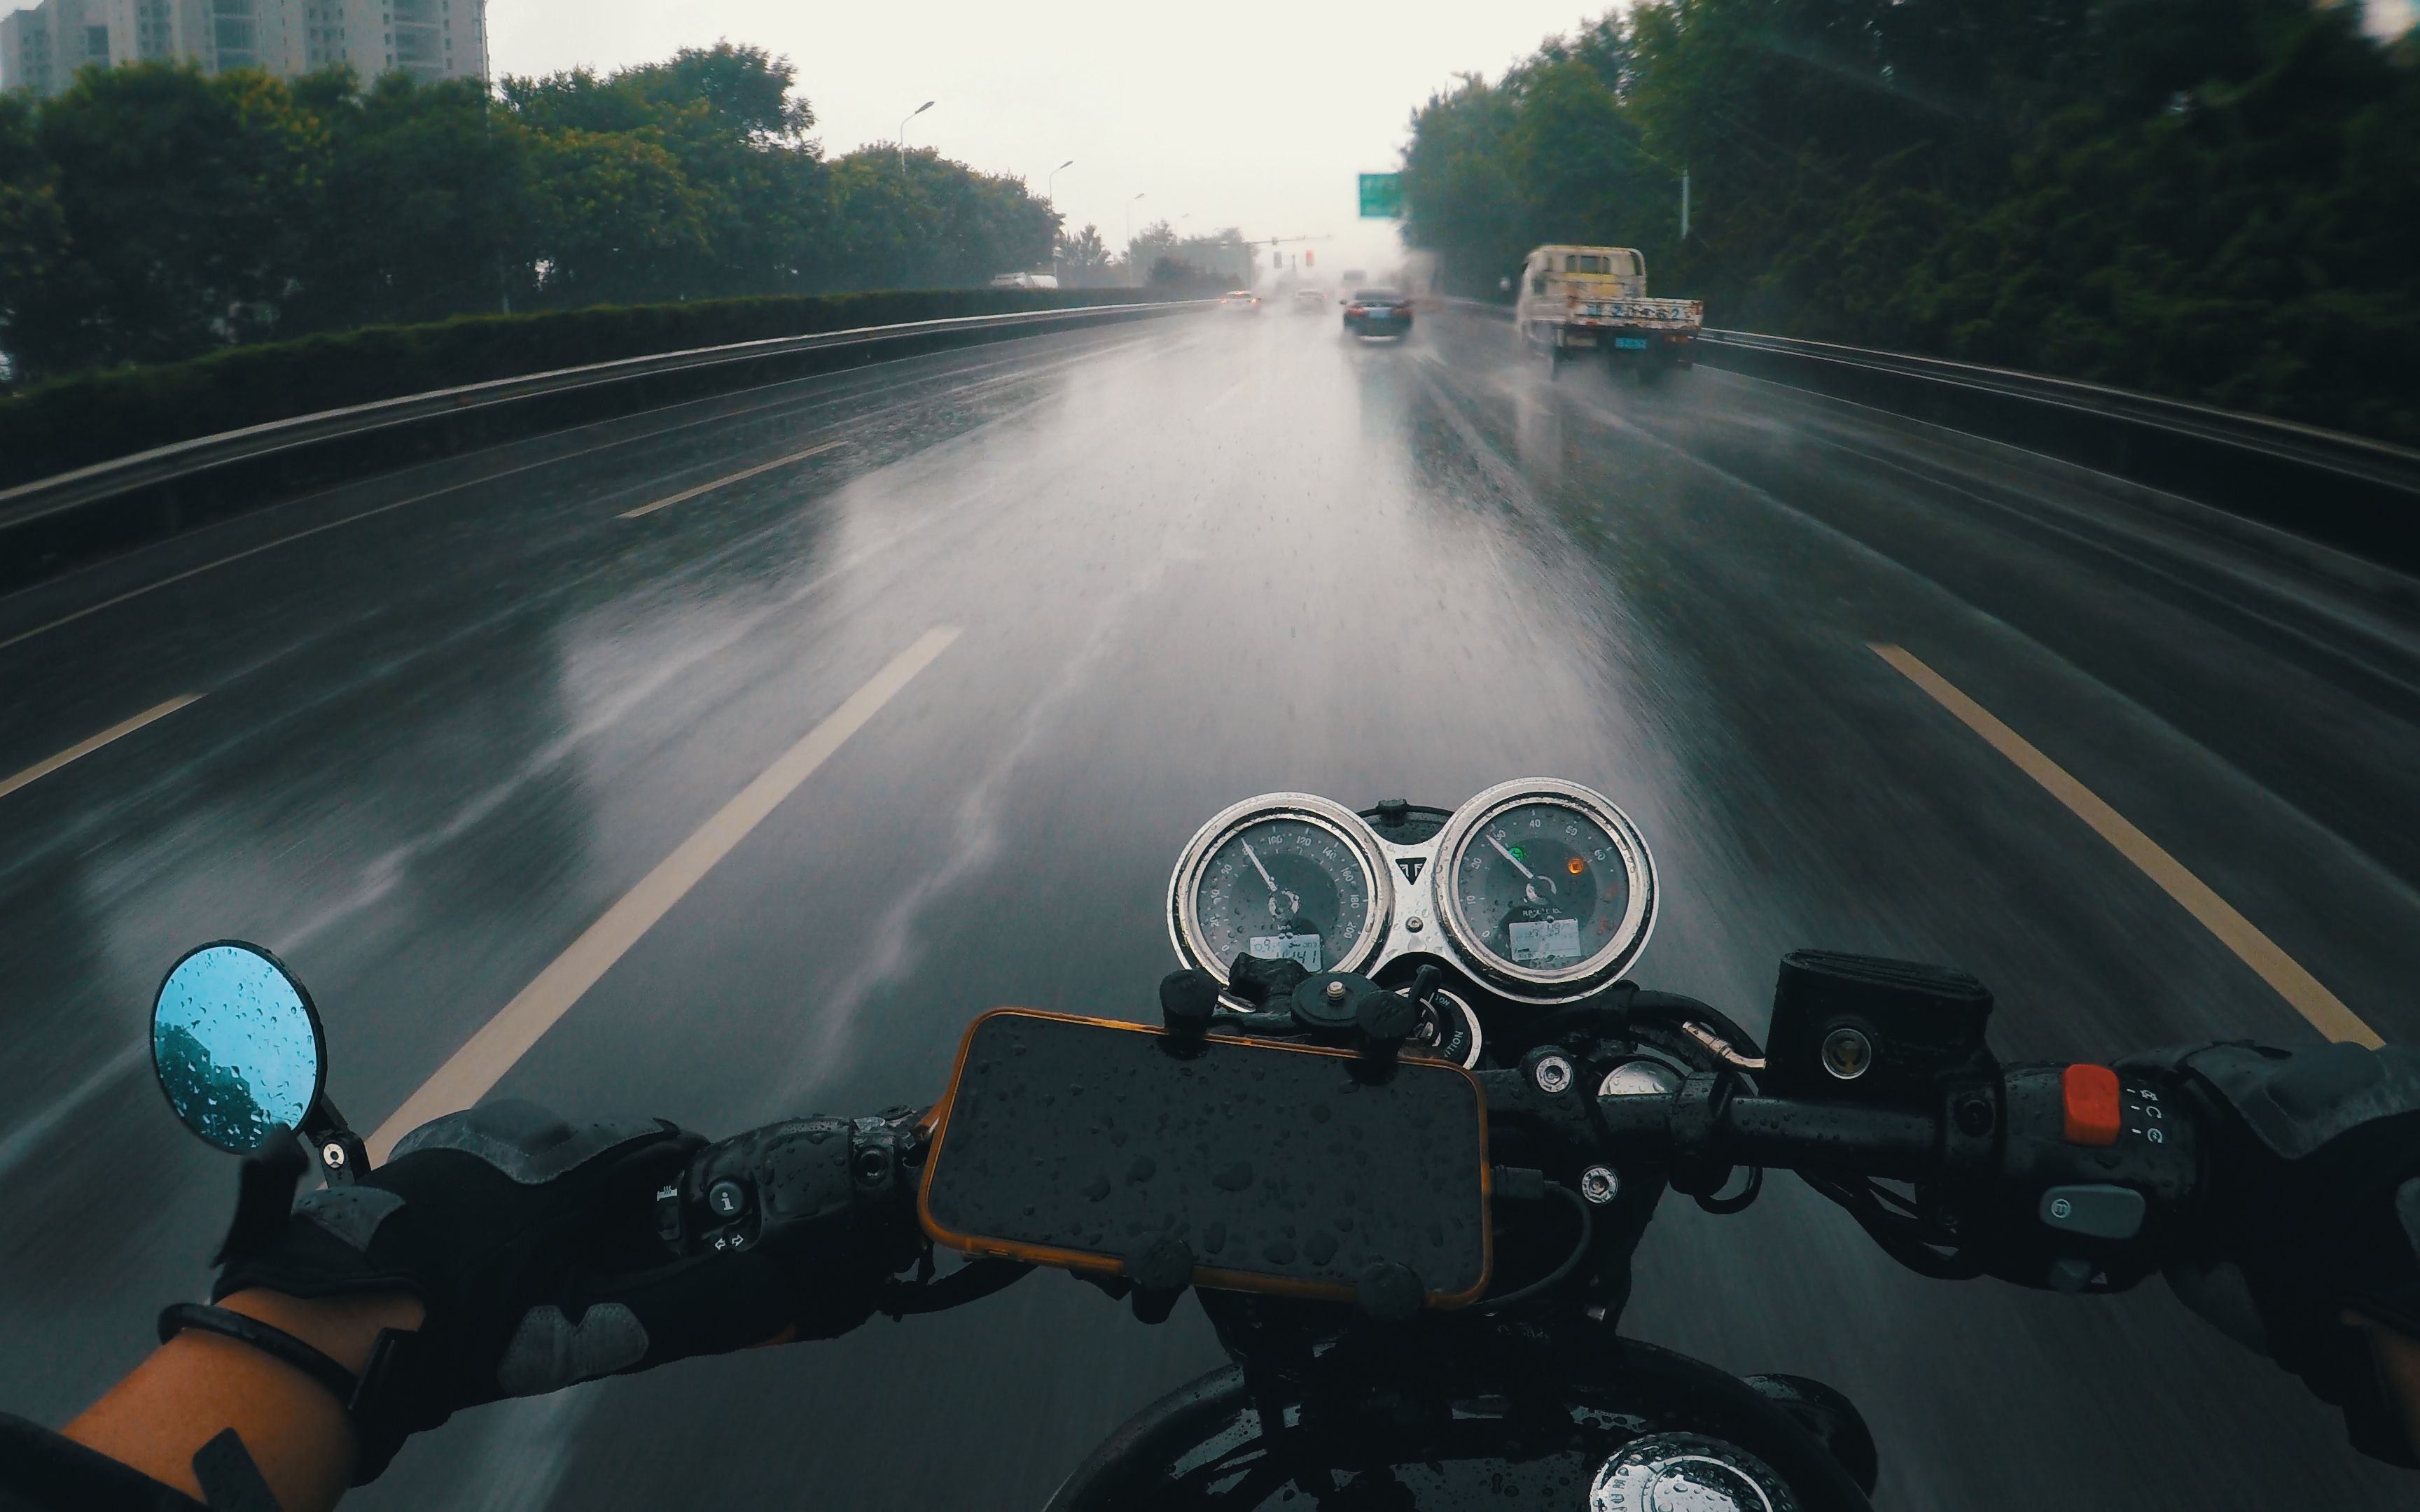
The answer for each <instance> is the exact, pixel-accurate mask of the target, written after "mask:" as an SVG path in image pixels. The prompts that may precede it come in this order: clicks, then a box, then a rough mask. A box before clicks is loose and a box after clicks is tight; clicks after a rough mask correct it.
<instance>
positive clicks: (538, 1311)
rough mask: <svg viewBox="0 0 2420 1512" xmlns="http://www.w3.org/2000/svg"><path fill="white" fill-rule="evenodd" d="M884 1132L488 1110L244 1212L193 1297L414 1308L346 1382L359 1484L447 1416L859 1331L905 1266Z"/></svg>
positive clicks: (843, 1124)
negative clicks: (416, 1322) (353, 1401)
mask: <svg viewBox="0 0 2420 1512" xmlns="http://www.w3.org/2000/svg"><path fill="white" fill-rule="evenodd" d="M903 1126H904V1118H903V1119H893V1120H891V1121H887V1122H886V1121H885V1120H879V1119H863V1120H856V1121H855V1122H852V1121H851V1120H845V1119H807V1120H798V1121H794V1122H790V1123H783V1124H775V1125H772V1126H771V1127H769V1128H766V1129H760V1130H756V1131H753V1132H752V1133H749V1134H741V1135H739V1136H737V1138H733V1139H729V1140H725V1141H723V1142H721V1144H712V1145H709V1144H708V1143H707V1142H706V1139H705V1138H704V1137H703V1136H702V1135H699V1134H691V1133H688V1132H685V1131H682V1130H680V1129H678V1128H676V1127H675V1126H674V1125H673V1124H670V1123H667V1122H664V1121H662V1120H660V1119H619V1120H611V1121H606V1122H599V1123H591V1124H585V1125H580V1126H574V1125H571V1124H568V1123H566V1122H565V1121H564V1120H563V1119H559V1118H557V1117H556V1116H555V1115H553V1114H551V1113H550V1112H548V1111H547V1110H546V1109H544V1108H541V1107H538V1106H536V1105H535V1104H532V1103H514V1102H504V1103H488V1104H486V1105H484V1106H481V1107H477V1108H473V1109H470V1110H469V1111H467V1112H463V1113H457V1114H451V1115H448V1116H447V1117H444V1118H442V1119H436V1120H434V1121H432V1122H430V1123H427V1124H425V1125H423V1126H422V1127H420V1128H419V1129H416V1130H414V1131H413V1132H412V1133H411V1134H408V1135H406V1136H405V1137H404V1139H403V1140H402V1141H401V1142H400V1143H398V1144H397V1145H396V1149H395V1153H394V1155H393V1157H392V1158H391V1159H390V1160H389V1161H388V1163H387V1164H386V1165H383V1166H381V1167H380V1168H379V1169H377V1170H375V1171H372V1172H369V1173H367V1174H365V1176H363V1177H362V1178H361V1179H360V1180H356V1181H354V1182H352V1183H350V1184H349V1185H344V1186H334V1187H330V1188H328V1189H326V1190H323V1191H317V1192H312V1193H308V1194H306V1195H304V1196H302V1199H301V1200H299V1201H297V1202H295V1203H294V1204H293V1206H292V1209H291V1211H290V1212H289V1213H286V1214H283V1215H279V1214H276V1213H273V1212H271V1213H266V1214H264V1213H263V1212H261V1211H250V1212H247V1211H239V1213H238V1216H237V1221H236V1225H235V1227H234V1229H233V1231H232V1232H231V1233H230V1234H229V1236H228V1242H227V1246H226V1249H225V1253H224V1255H223V1258H224V1260H225V1270H224V1272H223V1273H221V1275H220V1276H219V1279H218V1281H217V1283H216V1285H215V1286H214V1287H213V1288H212V1289H211V1297H212V1300H213V1301H216V1300H219V1299H223V1298H225V1297H227V1296H229V1295H232V1294H233V1293H235V1292H238V1291H242V1290H247V1289H251V1288H266V1289H269V1290H271V1291H277V1292H282V1293H285V1294H287V1295H289V1296H295V1297H335V1296H361V1295H372V1294H378V1293H384V1292H394V1291H403V1292H408V1293H410V1294H411V1295H413V1296H415V1297H417V1298H419V1299H420V1301H421V1302H422V1303H423V1304H425V1306H426V1309H427V1316H426V1319H425V1321H424V1322H423V1324H422V1326H421V1329H420V1330H419V1332H418V1334H417V1335H405V1336H397V1335H390V1337H391V1338H393V1340H394V1345H395V1348H393V1349H392V1350H389V1351H388V1352H387V1353H386V1354H385V1355H384V1356H373V1359H372V1363H371V1365H370V1368H369V1370H368V1371H367V1372H365V1381H364V1393H365V1397H367V1398H368V1400H369V1402H370V1403H371V1407H370V1410H369V1411H368V1412H367V1413H366V1414H364V1413H362V1412H357V1414H356V1415H357V1417H361V1416H364V1415H366V1416H367V1417H368V1418H369V1419H370V1421H365V1422H362V1423H360V1424H359V1427H360V1429H361V1438H362V1441H363V1442H362V1443H361V1444H360V1452H359V1458H358V1468H357V1472H356V1474H355V1480H354V1484H356V1485H360V1484H365V1483H366V1482H367V1481H369V1480H371V1479H373V1478H375V1477H376V1476H377V1475H378V1474H379V1473H380V1472H381V1471H382V1470H383V1469H384V1468H385V1465H386V1463H387V1461H388V1460H389V1459H390V1458H392V1457H393V1455H394V1452H395V1450H396V1447H398V1446H399V1445H400V1443H401V1442H402V1440H403V1438H404V1437H405V1436H406V1435H407V1434H410V1433H414V1432H418V1431H421V1430H423V1429H426V1428H430V1427H436V1426H437V1425H439V1424H441V1423H443V1422H444V1421H445V1420H446V1419H447V1417H449V1416H450V1415H451V1414H452V1413H453V1412H455V1411H456V1410H457V1409H459V1408H464V1407H471V1406H476V1405H479V1404H481V1403H484V1402H490V1401H495V1400H497V1399H499V1398H502V1397H505V1396H536V1395H539V1394H542V1393H546V1392H551V1391H556V1390H560V1389H561V1388H563V1387H565V1386H568V1385H572V1384H574V1383H576V1382H579V1381H590V1380H595V1379H597V1378H598V1377H600V1376H606V1375H613V1374H617V1373H624V1372H628V1371H635V1370H644V1369H647V1368H650V1367H652V1366H654V1365H662V1364H666V1363H668V1362H670V1361H673V1360H678V1359H683V1358H687V1357H689V1356H691V1355H698V1354H714V1353H721V1352H722V1351H725V1350H735V1349H740V1348H744V1347H747V1346H749V1345H754V1344H763V1343H771V1342H777V1341H780V1340H783V1339H786V1338H791V1337H814V1338H821V1337H830V1336H834V1335H839V1334H842V1333H845V1332H847V1331H848V1330H849V1329H850V1328H853V1327H855V1326H856V1325H857V1324H858V1323H860V1322H862V1321H863V1320H864V1319H866V1318H867V1317H868V1316H869V1315H870V1314H871V1313H872V1311H873V1308H874V1304H875V1300H876V1295H877V1293H878V1291H879V1288H880V1287H881V1285H882V1282H883V1280H884V1279H885V1278H886V1277H887V1276H888V1275H889V1274H891V1273H892V1271H894V1270H896V1269H898V1268H899V1267H900V1266H901V1265H904V1264H906V1263H907V1262H908V1261H910V1260H912V1259H913V1258H914V1248H913V1240H914V1237H915V1232H914V1224H913V1219H912V1212H911V1214H910V1216H909V1218H908V1220H907V1223H906V1224H905V1225H902V1224H899V1223H897V1222H895V1221H890V1220H892V1218H894V1217H895V1215H894V1214H892V1213H891V1212H889V1211H886V1209H888V1208H889V1207H891V1206H894V1205H895V1203H896V1201H897V1194H898V1192H899V1191H900V1190H901V1189H903V1188H904V1187H905V1185H906V1181H905V1179H904V1176H903V1175H902V1173H900V1172H899V1170H898V1169H897V1160H896V1149H895V1147H896V1143H897V1137H898V1135H899V1134H900V1132H901V1131H902V1129H903ZM861 1128H862V1129H863V1131H864V1137H863V1138H862V1139H861V1137H860V1132H861ZM861 1146H862V1147H863V1148H862V1149H860V1147H861ZM853 1151H857V1152H858V1153H862V1154H866V1155H868V1156H869V1157H870V1158H867V1159H865V1160H864V1161H863V1162H862V1163H861V1162H860V1160H858V1159H857V1158H856V1157H855V1155H853ZM247 1184H248V1188H251V1187H255V1186H256V1185H257V1183H256V1182H248V1183H247ZM247 1206H248V1207H252V1208H254V1209H255V1210H257V1208H258V1204H257V1203H253V1202H251V1201H249V1199H248V1202H247ZM719 1210H720V1211H719Z"/></svg>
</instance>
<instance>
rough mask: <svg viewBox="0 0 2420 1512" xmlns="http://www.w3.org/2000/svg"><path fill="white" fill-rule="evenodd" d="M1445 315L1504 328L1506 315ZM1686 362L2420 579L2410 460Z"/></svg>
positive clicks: (2416, 470) (1821, 360)
mask: <svg viewBox="0 0 2420 1512" xmlns="http://www.w3.org/2000/svg"><path fill="white" fill-rule="evenodd" d="M1445 302H1446V303H1447V304H1448V305H1449V306H1450V307H1452V308H1456V309H1460V310H1463V311H1465V312H1466V313H1469V314H1473V315H1481V316H1490V317H1496V318H1504V319H1509V318H1511V316H1512V310H1511V309H1510V308H1509V307H1508V306H1505V305H1500V304H1491V303H1488V302H1485V301H1478V300H1448V301H1445ZM1697 361H1698V363H1699V365H1701V366H1705V367H1715V368H1721V369H1723V370H1725V371H1728V372H1734V373H1741V374H1745V375H1746V376H1748V377H1751V378H1763V379H1766V380H1769V381H1772V382H1776V383H1781V384H1786V385H1788V386H1790V387H1792V388H1799V389H1805V390H1807V391H1809V392H1812V393H1822V394H1825V395H1828V396H1830V397H1833V398H1840V399H1848V400H1852V401H1854V402H1856V403H1860V404H1866V405H1870V406H1872V407H1873V408H1875V409H1885V410H1888V411H1890V412H1891V413H1894V414H1900V415H1906V416H1909V417H1911V418H1913V419H1917V420H1924V421H1930V422H1932V423H1934V424H1941V425H1945V426H1948V427H1950V428H1953V429H1957V430H1962V431H1966V432H1968V433H1970V434H1975V435H1979V436H1983V437H1986V438H1987V439H1989V440H1998V441H2006V442H2009V443H2010V444H2013V445H2017V446H2022V447H2024V448H2025V449H2026V450H2028V451H2033V452H2039V453H2041V454H2043V455H2050V456H2055V457H2058V458H2060V459H2062V460H2065V461H2070V462H2075V463H2079V464H2082V465H2084V466H2086V467H2090V468H2094V469H2097V470H2099V471H2104V472H2108V473H2111V474H2114V475H2115V476H2118V477H2120V478H2124V479H2126V480H2128V481H2130V482H2133V483H2140V484H2144V485H2147V486H2151V487H2155V488H2159V489H2162V490H2164V491H2166V492H2170V493H2175V494H2180V495H2181V496H2183V497H2185V498H2188V499H2192V500H2195V501H2198V502H2201V503H2205V504H2211V505H2214V506H2216V507H2218V508H2220V509H2224V510H2226V511H2227V512H2228V513H2230V514H2234V515H2239V516H2242V517H2246V518H2250V519H2255V520H2257V521H2259V522H2260V523H2262V524H2265V525H2268V526H2271V527H2273V528H2274V529H2277V530H2281V531H2284V532H2288V533H2289V534H2293V535H2297V536H2301V537H2303V538H2304V539H2307V540H2314V541H2318V542H2320V543H2322V544H2324V545H2328V546H2333V547H2335V548H2338V549H2341V550H2345V551H2348V552H2350V553H2352V554H2353V555H2356V556H2359V557H2362V558H2365V559H2366V560H2368V561H2371V562H2375V563H2381V564H2383V565H2387V566H2392V567H2396V568H2398V569H2401V570H2403V571H2407V572H2411V571H2420V451H2413V450H2411V449H2409V448H2406V447H2401V446H2397V445H2394V444H2392V443H2389V442H2386V441H2379V440H2370V439H2368V438H2367V437H2362V436H2350V435H2346V434H2344V433H2342V432H2340V431H2332V430H2324V429H2321V428H2320V427H2319V426H2316V425H2304V424H2297V423H2295V422H2293V421H2288V420H2277V419H2273V418H2272V417H2270V416H2267V415H2254V414H2245V413H2242V412H2240V411H2237V410H2231V409H2218V408H2216V407H2215V406H2211V405H2205V404H2195V403H2193V402H2191V401H2189V400H2183V399H2167V398H2162V397H2160V396H2159V395H2157V394H2149V393H2135V392H2133V391H2132V390H2128V389H2118V388H2112V387H2109V386H2108V385H2105V384H2099V383H2085V382H2079V381H2076V380H2074V379H2071V378H2045V377H2043V376H2041V375H2040V374H2035V373H2020V372H2014V371H2011V370H2009V369H2007V368H1997V367H1984V366H1980V365H1978V364H1975V363H1953V362H1947V361H1945V360H1943V359H1940V358H1932V357H1913V356H1909V355H1907V354H1905V353H1900V352H1885V351H1875V350H1872V349H1870V348H1868V347H1845V346H1840V345H1838V344H1835V343H1831V342H1820V341H1798V340H1794V339H1792V338H1790V337H1787V336H1768V335H1763V334H1761V333H1759V332H1747V331H1723V330H1714V329H1709V330H1707V331H1705V332H1701V333H1700V334H1699V339H1698V343H1697Z"/></svg>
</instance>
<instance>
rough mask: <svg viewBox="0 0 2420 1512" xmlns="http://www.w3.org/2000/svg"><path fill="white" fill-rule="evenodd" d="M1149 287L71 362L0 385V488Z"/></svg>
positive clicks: (777, 303)
mask: <svg viewBox="0 0 2420 1512" xmlns="http://www.w3.org/2000/svg"><path fill="white" fill-rule="evenodd" d="M1161 297H1162V296H1161V295H1159V294H1156V293H1155V292H1152V291H1149V290H1142V289H988V288H976V289H903V290H896V291H888V292H880V293H871V294H829V295H816V296H808V297H780V298H768V299H744V300H711V301H699V302H696V303H685V304H642V305H627V306H613V305H608V306H597V307H592V308H589V309H584V310H552V311H545V312H541V313H538V314H535V315H512V316H462V317H460V318H458V319H453V320H445V321H440V322H438V323H436V324H433V325H424V326H375V327H371V328H368V329H366V330H362V331H348V332H334V333H329V334H324V335H317V336H305V337H303V338H302V339H301V340H299V341H289V342H275V343H266V344H263V345H260V346H255V347H228V348H227V349H225V350H224V351H218V352H212V353H211V354H210V355H209V356H207V357H197V358H194V359H193V360H192V361H190V362H183V363H161V364H158V365H156V366H148V367H119V368H110V369H105V370H102V371H99V372H90V373H79V374H77V375H75V376H73V377H71V378H59V379H56V380H54V381H53V382H49V383H43V384H39V385H37V386H35V387H32V388H28V389H25V390H23V391H21V392H19V393H13V394H9V395H8V396H6V397H0V487H5V486H11V485H15V484H20V483H25V482H29V481H31V480H33V479H36V478H44V477H50V476H52V475H54V474H55V473H60V472H66V471H70V470H72V469H75V468H80V467H85V466H88V465H90V464H92V463H95V462H102V461H107V460H108V459H109V458H111V457H115V456H125V455H131V454H132V453H136V452H143V451H148V450H149V449H151V448H152V447H155V446H165V445H167V444H169V443H170V442H172V441H180V440H190V439H191V438H194V437H196V436H211V435H216V434H218V433H219V432H221V431H228V430H238V429H240V428H242V427H244V426H246V425H257V424H265V423H267V422H269V421H272V420H285V419H288V418H290V417H292V416H295V415H304V414H313V413H316V412H318V411H319V410H323V409H342V408H344V407H345V406H347V405H355V404H366V403H369V402H371V401H372V400H377V399H392V398H397V397H400V396H402V395H405V394H412V393H428V392H430V391H431V390H436V389H450V388H454V387H457V386H458V385H461V384H465V383H479V382H485V381H487V380H489V379H491V378H516V377H519V376H520V375H523V374H527V373H543V372H548V371H550V370H551V369H554V368H560V367H578V366H580V365H582V364H583V363H604V362H611V361H613V360H614V359H616V358H624V357H645V356H651V355H653V354H655V353H658V352H672V351H682V350H686V349H688V348H690V347H719V346H723V345H726V344H729V343H732V342H741V341H758V340H763V339H766V338H768V337H774V336H799V335H808V334H812V333H814V332H823V331H846V330H850V329H852V328H855V327H859V326H882V325H895V324H902V323H905V322H907V321H913V320H938V319H943V318H947V317H949V316H970V315H1004V314H1012V313H1016V312H1019V311H1025V310H1053V309H1063V308H1068V307H1072V306H1076V305H1083V304H1124V303H1132V302H1138V301H1146V300H1151V299H1156V298H1161Z"/></svg>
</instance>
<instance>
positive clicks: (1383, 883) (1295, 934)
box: [1168, 793, 1393, 982]
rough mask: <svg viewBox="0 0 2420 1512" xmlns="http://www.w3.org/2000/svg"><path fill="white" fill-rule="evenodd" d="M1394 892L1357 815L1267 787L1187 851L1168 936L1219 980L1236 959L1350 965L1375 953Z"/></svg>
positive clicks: (1175, 883) (1207, 828)
mask: <svg viewBox="0 0 2420 1512" xmlns="http://www.w3.org/2000/svg"><path fill="white" fill-rule="evenodd" d="M1392 897H1393V893H1392V888H1391V887H1390V886H1389V884H1388V878H1387V867H1386V862H1385V860H1384V858H1383V857H1382V856H1380V854H1379V852H1378V849H1377V842H1376V841H1375V840H1374V839H1373V838H1372V836H1371V834H1370V829H1369V826H1368V825H1365V824H1364V823H1362V821H1361V819H1360V817H1359V816H1358V815H1357V814H1355V813H1354V812H1353V811H1352V810H1349V809H1346V808H1345V807H1343V806H1342V805H1341V804H1337V803H1331V802H1329V801H1328V800H1327V799H1326V798H1322V797H1316V796H1313V795H1311V794H1308V793H1271V794H1266V795H1263V796H1261V797H1257V798H1248V799H1246V800H1245V801H1244V802H1242V803H1239V804H1236V805H1235V806H1234V807H1233V808H1231V809H1228V810H1225V811H1224V812H1222V813H1220V814H1219V815H1218V817H1216V818H1214V819H1212V820H1211V821H1210V822H1209V823H1208V824H1206V825H1202V828H1201V831H1200V832H1199V833H1197V834H1196V835H1195V836H1194V837H1193V841H1192V843H1190V844H1188V845H1187V846H1186V847H1185V854H1184V856H1182V857H1180V858H1179V859H1178V861H1177V863H1176V875H1175V877H1174V878H1173V879H1172V881H1171V885H1170V887H1169V899H1168V906H1169V933H1170V935H1171V937H1172V938H1173V939H1174V940H1175V943H1176V949H1177V953H1178V954H1179V955H1182V956H1183V957H1185V958H1186V960H1187V961H1188V962H1190V963H1191V964H1194V965H1197V966H1200V967H1201V968H1202V969H1203V970H1205V971H1207V972H1209V973H1210V974H1211V975H1213V976H1215V977H1217V978H1218V980H1219V981H1221V982H1224V981H1225V980H1227V968H1228V965H1229V964H1230V963H1232V962H1233V960H1234V959H1235V958H1236V957H1237V956H1239V955H1252V956H1260V957H1262V958H1264V959H1267V960H1287V961H1295V962H1299V963H1300V964H1302V966H1303V969H1305V970H1307V971H1352V970H1355V969H1357V967H1359V966H1361V965H1362V964H1366V963H1367V962H1368V961H1369V959H1370V957H1371V955H1372V953H1373V951H1374V950H1375V949H1377V945H1378V941H1379V938H1380V937H1381V936H1382V935H1383V934H1384V933H1386V928H1387V913H1388V906H1389V904H1390V903H1391V902H1392Z"/></svg>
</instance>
